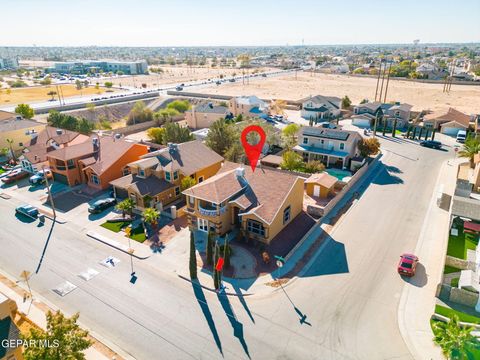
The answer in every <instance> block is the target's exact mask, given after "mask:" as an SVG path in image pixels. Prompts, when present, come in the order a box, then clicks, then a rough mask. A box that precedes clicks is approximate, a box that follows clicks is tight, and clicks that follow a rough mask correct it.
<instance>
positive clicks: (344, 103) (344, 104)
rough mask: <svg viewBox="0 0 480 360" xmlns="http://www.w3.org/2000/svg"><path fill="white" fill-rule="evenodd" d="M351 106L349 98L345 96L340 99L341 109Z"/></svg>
mask: <svg viewBox="0 0 480 360" xmlns="http://www.w3.org/2000/svg"><path fill="white" fill-rule="evenodd" d="M351 105H352V101H351V100H350V98H349V97H348V96H347V95H345V96H344V97H343V99H342V109H348V108H349V107H350V106H351Z"/></svg>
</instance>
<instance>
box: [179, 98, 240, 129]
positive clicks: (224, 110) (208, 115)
mask: <svg viewBox="0 0 480 360" xmlns="http://www.w3.org/2000/svg"><path fill="white" fill-rule="evenodd" d="M229 117H233V114H232V113H231V112H230V110H229V109H228V107H227V106H222V105H215V104H213V103H211V102H209V103H204V104H199V105H193V106H192V108H191V109H190V110H187V111H186V112H185V121H186V122H187V125H188V127H189V128H191V129H203V128H209V127H210V126H211V125H212V124H213V123H214V122H215V121H217V120H218V119H222V118H223V119H226V118H229Z"/></svg>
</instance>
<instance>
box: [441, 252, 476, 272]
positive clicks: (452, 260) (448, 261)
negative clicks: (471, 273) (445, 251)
mask: <svg viewBox="0 0 480 360" xmlns="http://www.w3.org/2000/svg"><path fill="white" fill-rule="evenodd" d="M445 265H448V266H453V267H455V268H457V269H460V270H475V268H476V265H475V262H473V261H467V260H463V259H459V258H456V257H453V256H450V255H447V256H446V258H445Z"/></svg>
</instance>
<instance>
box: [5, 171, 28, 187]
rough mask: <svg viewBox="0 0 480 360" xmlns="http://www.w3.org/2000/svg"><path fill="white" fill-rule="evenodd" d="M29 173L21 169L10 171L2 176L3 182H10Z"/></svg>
mask: <svg viewBox="0 0 480 360" xmlns="http://www.w3.org/2000/svg"><path fill="white" fill-rule="evenodd" d="M29 174H30V173H29V172H27V171H24V170H21V169H16V170H13V171H11V172H10V173H9V174H8V175H7V176H5V177H4V178H2V181H3V182H4V183H5V184H11V183H13V182H15V181H17V180H20V179H25V178H26V177H27V176H28V175H29Z"/></svg>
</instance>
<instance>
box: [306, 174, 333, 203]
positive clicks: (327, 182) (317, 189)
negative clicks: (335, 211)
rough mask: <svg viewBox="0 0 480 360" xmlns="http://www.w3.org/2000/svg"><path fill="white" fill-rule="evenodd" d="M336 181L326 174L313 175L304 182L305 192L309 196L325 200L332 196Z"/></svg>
mask: <svg viewBox="0 0 480 360" xmlns="http://www.w3.org/2000/svg"><path fill="white" fill-rule="evenodd" d="M337 181H338V179H337V178H336V177H335V176H332V175H330V174H328V173H326V172H322V173H318V174H313V175H311V176H310V177H309V178H308V179H307V180H305V186H306V192H307V195H309V196H316V197H320V198H326V197H328V195H332V194H333V190H334V187H335V184H336V183H337Z"/></svg>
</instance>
